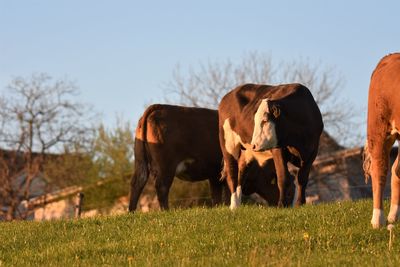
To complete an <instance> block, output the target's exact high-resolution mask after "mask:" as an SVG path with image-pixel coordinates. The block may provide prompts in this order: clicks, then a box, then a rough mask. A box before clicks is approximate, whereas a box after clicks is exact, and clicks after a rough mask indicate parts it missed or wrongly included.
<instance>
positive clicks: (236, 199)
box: [229, 186, 242, 210]
mask: <svg viewBox="0 0 400 267" xmlns="http://www.w3.org/2000/svg"><path fill="white" fill-rule="evenodd" d="M241 201H242V187H241V186H238V187H236V191H235V192H233V194H232V195H231V205H230V206H229V208H230V209H231V210H234V209H236V208H237V207H239V206H240V203H241Z"/></svg>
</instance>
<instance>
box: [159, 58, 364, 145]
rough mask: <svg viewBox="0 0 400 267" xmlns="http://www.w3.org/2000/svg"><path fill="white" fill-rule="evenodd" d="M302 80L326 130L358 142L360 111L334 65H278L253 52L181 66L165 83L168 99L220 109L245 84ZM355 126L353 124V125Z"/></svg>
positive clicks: (347, 141)
mask: <svg viewBox="0 0 400 267" xmlns="http://www.w3.org/2000/svg"><path fill="white" fill-rule="evenodd" d="M295 82H297V83H302V84H304V85H305V86H307V87H308V88H309V89H310V90H311V92H312V93H313V95H314V98H315V100H316V102H317V104H318V105H319V107H320V109H321V112H322V116H323V119H324V123H325V129H327V130H328V131H329V132H330V133H331V134H332V135H333V136H334V137H336V138H337V140H340V141H341V143H342V144H345V145H353V144H356V143H359V142H360V140H361V137H360V136H355V134H354V131H353V130H352V129H354V127H355V126H356V125H358V122H357V119H358V118H359V117H357V116H356V114H357V112H356V110H355V109H354V106H353V105H351V104H350V103H349V102H348V101H347V100H346V99H345V98H343V97H341V89H342V87H343V84H344V79H343V77H342V76H341V75H340V74H338V73H337V72H336V71H335V70H334V69H333V68H323V67H322V66H321V64H312V63H310V62H309V61H308V60H304V59H300V60H297V61H296V60H295V61H292V62H280V63H278V64H276V65H274V64H273V60H272V58H271V57H270V56H268V55H265V54H260V53H257V52H252V53H248V54H245V55H244V57H243V58H242V60H241V61H240V62H238V63H233V62H232V61H231V60H229V59H228V60H226V61H224V62H222V63H220V62H210V61H209V62H207V64H204V63H200V65H199V66H198V68H193V67H191V68H190V69H189V70H188V71H182V70H181V68H180V66H179V65H178V66H177V67H176V68H175V70H174V71H173V77H172V80H171V81H169V82H168V83H166V84H165V85H164V92H165V100H166V102H168V103H177V104H180V105H185V106H196V107H208V108H217V107H218V103H219V101H220V100H221V98H222V97H223V96H224V95H225V94H226V93H227V92H229V91H230V90H232V89H233V88H234V87H236V86H238V85H240V84H243V83H262V84H281V83H295ZM352 126H353V127H352Z"/></svg>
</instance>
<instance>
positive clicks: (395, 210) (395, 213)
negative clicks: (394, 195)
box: [387, 204, 400, 223]
mask: <svg viewBox="0 0 400 267" xmlns="http://www.w3.org/2000/svg"><path fill="white" fill-rule="evenodd" d="M399 213H400V210H399V205H396V204H390V211H389V215H388V217H387V220H388V222H389V223H394V222H396V221H397V219H398V218H399Z"/></svg>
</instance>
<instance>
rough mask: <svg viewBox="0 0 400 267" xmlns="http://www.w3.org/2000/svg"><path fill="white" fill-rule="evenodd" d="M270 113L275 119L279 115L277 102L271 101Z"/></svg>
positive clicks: (279, 109)
mask: <svg viewBox="0 0 400 267" xmlns="http://www.w3.org/2000/svg"><path fill="white" fill-rule="evenodd" d="M271 113H272V115H274V117H275V119H277V118H278V117H279V116H280V115H281V107H280V106H279V105H278V104H276V103H273V104H272V105H271Z"/></svg>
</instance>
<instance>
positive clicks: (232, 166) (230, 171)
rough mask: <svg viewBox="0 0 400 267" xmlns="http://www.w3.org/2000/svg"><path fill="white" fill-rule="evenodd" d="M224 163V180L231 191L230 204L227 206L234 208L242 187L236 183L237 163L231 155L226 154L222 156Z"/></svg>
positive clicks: (237, 203)
mask: <svg viewBox="0 0 400 267" xmlns="http://www.w3.org/2000/svg"><path fill="white" fill-rule="evenodd" d="M224 164H225V170H226V182H227V184H228V187H229V191H230V193H231V201H230V202H231V204H230V206H229V208H230V209H231V210H234V209H236V208H237V207H238V206H239V205H240V202H241V197H242V189H241V187H240V186H239V184H238V163H237V161H236V159H235V158H234V157H233V156H231V155H229V154H227V155H226V156H224Z"/></svg>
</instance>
